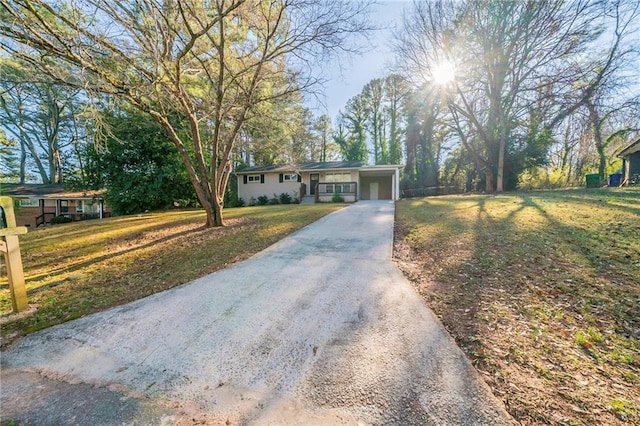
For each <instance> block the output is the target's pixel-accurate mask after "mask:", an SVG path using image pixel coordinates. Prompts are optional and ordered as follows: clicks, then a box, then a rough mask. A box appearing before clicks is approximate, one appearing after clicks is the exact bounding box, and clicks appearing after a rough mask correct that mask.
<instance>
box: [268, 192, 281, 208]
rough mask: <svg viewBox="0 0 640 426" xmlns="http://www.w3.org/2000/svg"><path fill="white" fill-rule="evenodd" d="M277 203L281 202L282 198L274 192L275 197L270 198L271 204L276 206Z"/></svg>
mask: <svg viewBox="0 0 640 426" xmlns="http://www.w3.org/2000/svg"><path fill="white" fill-rule="evenodd" d="M276 204H280V200H279V199H278V196H277V195H276V194H273V198H270V199H269V205H271V206H275V205H276Z"/></svg>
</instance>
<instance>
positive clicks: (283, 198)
mask: <svg viewBox="0 0 640 426" xmlns="http://www.w3.org/2000/svg"><path fill="white" fill-rule="evenodd" d="M278 201H280V204H291V203H293V197H292V196H291V195H289V193H288V192H283V193H282V194H280V195H278Z"/></svg>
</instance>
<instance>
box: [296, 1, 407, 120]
mask: <svg viewBox="0 0 640 426" xmlns="http://www.w3.org/2000/svg"><path fill="white" fill-rule="evenodd" d="M411 5H412V2H411V1H410V0H395V1H380V2H379V4H376V5H374V6H373V8H372V10H371V15H370V18H371V20H372V21H373V22H374V23H375V24H376V25H378V26H380V27H386V28H383V29H380V30H378V31H376V32H375V33H374V34H373V36H372V37H371V38H370V42H371V44H372V47H371V49H370V50H369V51H368V52H365V53H363V54H362V55H360V56H357V57H355V58H347V57H343V58H340V64H341V67H339V66H337V65H336V66H334V67H332V68H331V69H330V70H329V73H328V74H327V75H325V76H324V77H326V78H328V81H327V83H326V84H325V90H324V99H321V101H322V102H321V103H323V104H324V105H321V104H320V105H318V103H317V102H316V100H315V99H310V100H308V104H309V106H310V107H311V108H312V110H313V112H314V113H315V115H316V116H319V115H322V114H327V115H329V117H330V118H331V120H332V121H335V120H336V117H337V115H338V112H339V111H340V110H344V106H345V104H346V103H347V101H348V100H349V99H350V98H352V97H353V96H355V95H357V94H358V93H360V92H361V91H362V88H363V87H364V85H365V84H367V83H368V82H369V81H371V80H372V79H374V78H379V77H384V76H385V75H386V74H387V71H388V68H389V65H390V63H391V62H392V61H393V52H392V50H391V46H390V45H389V44H390V43H389V41H390V39H391V37H392V33H393V30H392V28H393V27H394V26H395V25H400V23H401V21H402V11H403V9H404V8H410V7H411ZM340 68H342V69H340Z"/></svg>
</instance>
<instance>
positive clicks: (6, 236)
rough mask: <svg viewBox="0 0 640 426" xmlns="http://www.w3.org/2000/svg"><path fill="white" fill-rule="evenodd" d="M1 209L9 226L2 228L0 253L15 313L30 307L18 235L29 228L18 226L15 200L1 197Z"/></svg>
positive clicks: (0, 232)
mask: <svg viewBox="0 0 640 426" xmlns="http://www.w3.org/2000/svg"><path fill="white" fill-rule="evenodd" d="M0 208H2V210H3V213H4V218H5V223H6V226H7V227H6V228H0V252H2V253H3V254H4V260H5V265H6V268H7V277H8V278H9V291H10V292H11V303H12V305H13V312H21V311H24V310H25V309H27V308H28V307H29V303H28V301H27V289H26V287H25V285H24V272H23V270H22V257H21V256H20V242H19V241H18V235H21V234H26V233H27V228H25V227H24V226H16V216H15V214H14V212H13V200H12V199H11V198H10V197H0Z"/></svg>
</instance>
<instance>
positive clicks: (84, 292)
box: [0, 204, 340, 344]
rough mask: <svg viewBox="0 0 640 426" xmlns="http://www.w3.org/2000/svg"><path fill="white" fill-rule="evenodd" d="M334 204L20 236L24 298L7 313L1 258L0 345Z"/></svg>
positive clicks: (210, 265)
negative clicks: (215, 221) (25, 310)
mask: <svg viewBox="0 0 640 426" xmlns="http://www.w3.org/2000/svg"><path fill="white" fill-rule="evenodd" d="M339 208H340V207H339V206H336V205H330V204H319V205H313V206H299V205H281V206H268V207H245V208H240V209H227V210H225V219H226V221H227V224H228V226H226V227H223V228H213V229H205V228H204V227H203V225H204V221H205V217H204V213H203V212H202V211H200V210H188V211H170V212H162V213H150V214H143V215H134V216H125V217H118V218H111V219H104V220H91V221H84V222H76V223H71V224H62V225H55V226H50V227H47V228H40V229H36V230H32V231H30V232H29V233H28V234H26V235H24V236H21V237H20V245H21V252H22V261H23V264H24V273H25V281H26V287H27V293H28V297H29V303H30V305H31V306H34V307H35V308H36V309H34V310H33V311H32V312H30V313H29V314H28V315H26V316H21V315H11V298H10V294H9V288H8V282H7V277H6V271H5V270H4V264H3V263H2V262H3V261H0V314H1V315H2V338H3V343H4V344H6V343H7V342H9V341H11V340H13V339H15V338H16V337H18V336H22V335H25V334H28V333H31V332H34V331H36V330H40V329H43V328H47V327H50V326H52V325H55V324H59V323H61V322H65V321H69V320H72V319H74V318H78V317H81V316H84V315H86V314H88V313H91V312H96V311H100V310H103V309H106V308H109V307H112V306H115V305H119V304H122V303H126V302H130V301H133V300H136V299H139V298H142V297H145V296H148V295H151V294H154V293H157V292H159V291H163V290H166V289H168V288H171V287H175V286H177V285H180V284H183V283H186V282H188V281H190V280H193V279H195V278H198V277H201V276H204V275H206V274H209V273H211V272H214V271H216V270H218V269H221V268H224V267H225V266H227V265H230V264H232V263H236V262H239V261H241V260H244V259H246V258H248V257H250V256H251V255H253V254H255V253H257V252H259V251H261V250H262V249H264V248H266V247H268V246H269V245H271V244H273V243H274V242H276V241H278V240H280V239H281V238H283V237H284V236H285V235H288V234H290V233H291V232H293V231H295V230H297V229H300V228H302V227H303V226H305V225H307V224H309V223H311V222H313V221H315V220H317V219H319V218H320V217H322V216H324V215H326V214H327V213H330V212H332V211H335V210H336V209H339Z"/></svg>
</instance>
